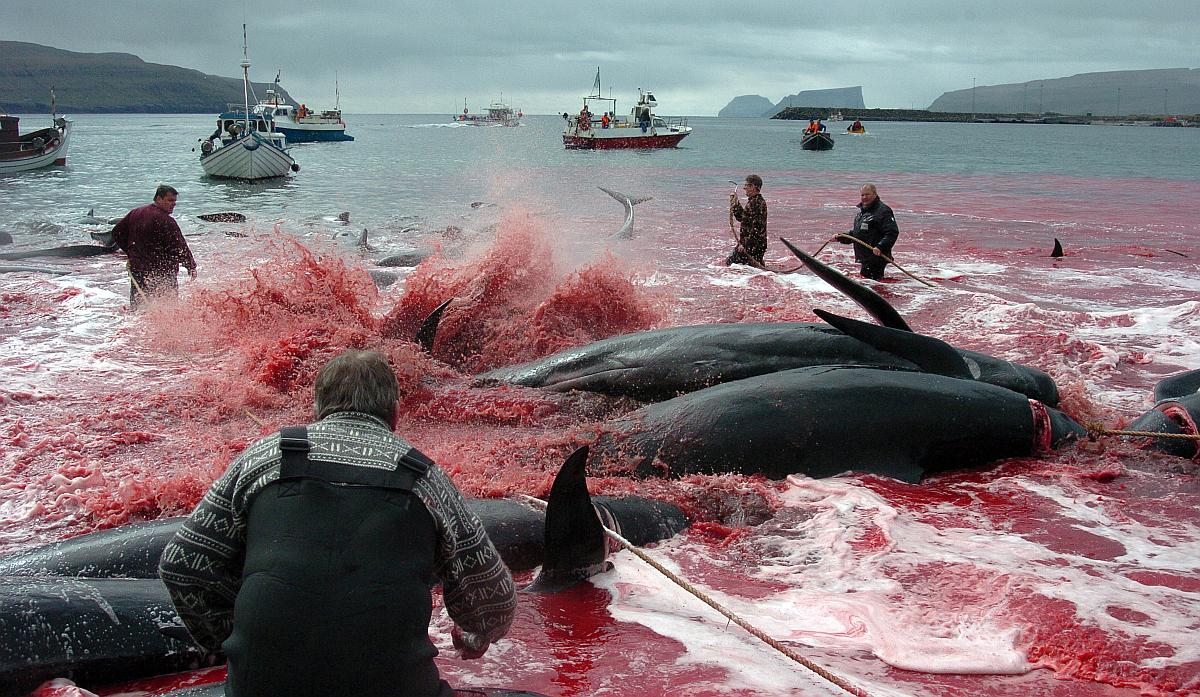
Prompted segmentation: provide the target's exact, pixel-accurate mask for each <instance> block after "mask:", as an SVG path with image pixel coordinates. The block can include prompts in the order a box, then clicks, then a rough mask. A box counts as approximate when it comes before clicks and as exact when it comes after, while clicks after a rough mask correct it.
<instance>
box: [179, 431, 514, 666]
mask: <svg viewBox="0 0 1200 697" xmlns="http://www.w3.org/2000/svg"><path fill="white" fill-rule="evenodd" d="M308 439H309V442H310V443H311V450H310V452H309V457H310V458H311V459H313V460H324V461H332V462H338V463H342V464H346V465H354V466H358V467H387V468H388V469H392V468H394V467H395V463H396V461H397V459H398V458H399V457H400V456H401V455H403V454H404V453H405V452H407V451H408V450H409V449H411V448H412V446H411V445H410V444H409V443H408V442H406V441H405V440H403V439H402V438H399V437H398V436H396V435H395V434H393V433H392V432H391V430H390V429H389V428H388V427H387V426H386V425H384V423H383V422H382V421H381V420H379V419H377V418H375V417H373V416H370V415H367V414H361V413H356V412H340V413H337V414H332V415H330V416H327V417H326V418H324V419H322V420H321V421H318V422H317V423H314V424H311V425H309V427H308ZM281 458H282V456H281V453H280V449H279V434H278V433H275V434H272V435H270V436H267V437H265V438H263V439H261V440H259V441H258V442H256V443H254V444H253V445H251V446H250V447H249V448H247V449H246V450H245V452H243V453H242V454H241V455H239V456H238V458H237V459H236V460H234V461H233V463H232V464H231V465H230V466H229V469H227V470H226V471H225V474H223V475H222V476H221V478H220V479H218V480H217V481H216V482H214V483H213V485H212V488H210V489H209V490H208V493H207V494H205V496H204V499H203V500H202V501H201V502H200V504H199V505H198V506H197V507H196V510H195V511H193V512H192V515H191V517H189V518H188V520H187V521H186V522H184V524H183V527H182V528H181V529H180V530H179V532H178V533H177V534H176V535H175V537H174V539H173V540H172V541H171V542H170V543H169V544H168V545H167V547H166V549H165V550H164V551H163V555H162V559H161V560H160V561H159V575H160V576H161V577H162V580H163V582H164V583H165V584H166V585H167V590H168V591H170V594H171V600H172V601H173V602H174V604H175V609H176V610H178V612H179V616H180V618H181V619H182V620H183V622H184V624H185V625H186V626H187V628H188V631H189V632H191V634H192V636H193V637H194V638H195V639H196V641H197V642H199V643H200V644H201V645H202V646H204V647H206V648H209V649H214V650H215V649H219V648H220V646H221V643H222V642H223V641H225V639H227V638H228V637H229V634H230V632H232V631H233V603H234V599H235V598H236V597H237V592H238V588H239V586H240V585H241V580H242V564H243V561H244V559H245V544H246V525H247V516H248V514H249V511H250V507H251V503H252V502H253V500H254V497H255V495H257V494H258V493H259V492H260V491H262V489H263V488H264V487H266V486H267V485H268V484H270V483H272V482H274V481H275V480H276V479H278V478H279V467H280V462H281ZM413 493H414V494H416V495H417V497H418V498H419V499H420V500H421V502H422V503H423V504H424V505H425V508H426V509H428V511H429V513H430V515H432V516H433V520H434V524H435V526H436V528H437V532H438V558H437V560H436V561H437V569H438V577H439V578H440V579H441V581H442V595H443V598H444V600H445V606H446V611H447V612H448V613H449V614H450V618H451V619H452V620H454V623H455V624H457V625H458V626H459V627H460V628H461V629H462V630H463V631H465V632H469V633H470V634H474V635H478V636H481V637H483V638H485V639H487V640H488V641H495V640H496V639H499V638H500V637H502V636H504V635H505V633H507V632H508V628H509V626H510V625H511V624H512V620H513V613H514V611H515V609H516V604H517V599H516V593H515V590H514V588H513V580H512V575H511V574H510V573H509V571H508V568H507V567H506V566H505V565H504V563H503V562H502V561H501V559H500V555H499V553H498V552H497V551H496V548H495V547H494V546H493V545H492V542H491V540H489V539H488V536H487V532H486V531H485V530H484V528H483V523H482V522H480V520H479V518H478V516H476V515H475V514H474V513H473V512H472V511H471V510H470V509H469V508H467V505H466V502H465V501H464V500H463V497H462V494H460V493H459V491H458V489H456V488H455V487H454V484H453V483H452V482H451V481H450V478H449V477H448V476H446V473H445V472H443V471H442V469H441V468H440V467H438V466H437V465H434V466H433V467H430V468H429V471H428V472H427V473H426V474H425V476H424V477H421V478H420V479H419V480H417V484H416V486H415V487H414V488H413Z"/></svg>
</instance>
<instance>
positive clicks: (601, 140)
mask: <svg viewBox="0 0 1200 697" xmlns="http://www.w3.org/2000/svg"><path fill="white" fill-rule="evenodd" d="M594 104H602V105H603V106H604V108H603V109H601V116H599V117H597V116H596V115H595V114H594V113H593V112H592V109H591V107H592V105H594ZM610 105H611V107H612V108H611V109H609V108H608V107H609V106H610ZM656 106H658V102H657V101H656V100H655V99H654V95H653V94H652V93H650V92H643V91H642V90H640V89H639V90H638V101H637V104H635V105H634V106H633V108H632V109H631V110H630V112H629V116H628V117H619V116H617V100H615V99H610V98H606V97H601V96H600V69H599V68H596V81H595V83H594V84H593V85H592V94H590V95H588V96H586V97H584V98H583V109H581V110H580V112H579V114H578V115H576V116H571V115H570V114H567V113H564V114H563V120H564V121H566V128H565V129H563V145H564V146H565V147H566V148H567V149H570V150H609V149H618V148H620V149H640V148H673V147H675V146H676V145H679V141H681V140H683V139H684V138H686V137H687V136H688V135H689V134H690V133H691V132H692V127H691V126H689V125H687V119H684V118H682V117H671V118H664V117H662V116H658V115H656V114H654V113H653V111H652V109H653V107H656Z"/></svg>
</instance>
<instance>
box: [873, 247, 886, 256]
mask: <svg viewBox="0 0 1200 697" xmlns="http://www.w3.org/2000/svg"><path fill="white" fill-rule="evenodd" d="M871 253H872V254H874V255H875V256H877V257H881V256H883V250H881V249H880V248H879V247H871Z"/></svg>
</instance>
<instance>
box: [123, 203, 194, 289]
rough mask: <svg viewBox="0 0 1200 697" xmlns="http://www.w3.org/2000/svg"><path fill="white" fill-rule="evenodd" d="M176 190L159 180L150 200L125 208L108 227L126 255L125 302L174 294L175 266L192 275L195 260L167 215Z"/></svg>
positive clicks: (176, 273)
mask: <svg viewBox="0 0 1200 697" xmlns="http://www.w3.org/2000/svg"><path fill="white" fill-rule="evenodd" d="M178 199H179V192H178V191H176V190H175V188H174V187H171V186H167V185H166V184H162V185H160V186H159V187H158V190H156V191H155V192H154V203H151V204H149V205H146V206H142V207H141V208H135V209H133V210H131V211H129V213H128V214H126V215H125V217H124V218H121V220H120V222H118V223H117V225H116V227H114V228H113V229H112V239H113V242H114V243H116V245H117V246H118V247H120V248H121V251H123V252H125V254H126V255H127V256H128V257H129V306H130V307H133V308H137V307H138V306H139V305H141V303H142V301H143V300H147V299H149V298H150V297H154V296H159V295H174V294H175V293H177V292H178V290H179V280H178V276H179V267H180V266H181V265H182V266H183V267H184V268H185V269H187V272H188V275H189V276H191V277H192V278H195V277H196V260H195V259H194V258H193V257H192V250H191V249H190V248H189V247H188V243H187V240H185V239H183V232H182V231H181V230H180V229H179V223H177V222H175V219H174V218H172V217H171V213H173V212H174V211H175V202H176V201H177V200H178Z"/></svg>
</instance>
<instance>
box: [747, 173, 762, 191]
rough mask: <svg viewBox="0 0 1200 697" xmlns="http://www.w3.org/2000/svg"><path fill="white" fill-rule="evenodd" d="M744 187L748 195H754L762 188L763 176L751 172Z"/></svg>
mask: <svg viewBox="0 0 1200 697" xmlns="http://www.w3.org/2000/svg"><path fill="white" fill-rule="evenodd" d="M743 188H745V190H746V195H747V196H753V195H754V194H757V193H758V192H759V190H761V189H762V177H760V176H758V175H757V174H751V175H749V176H747V177H746V185H745V187H743Z"/></svg>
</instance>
